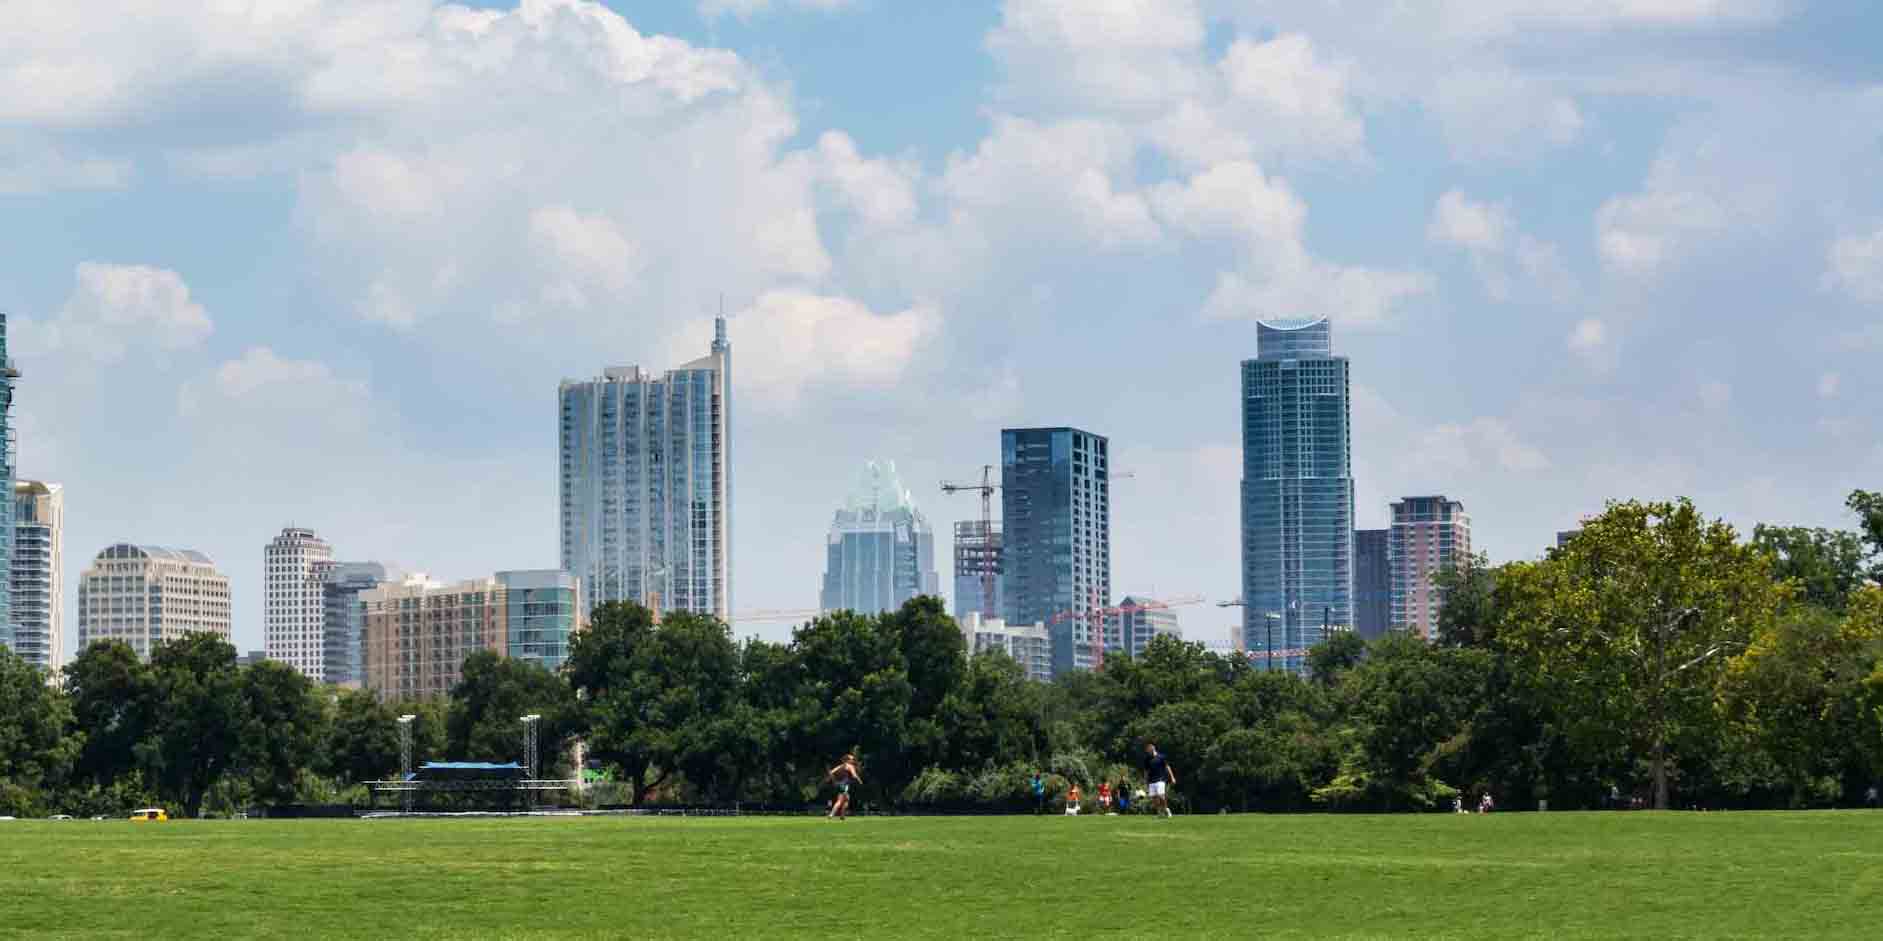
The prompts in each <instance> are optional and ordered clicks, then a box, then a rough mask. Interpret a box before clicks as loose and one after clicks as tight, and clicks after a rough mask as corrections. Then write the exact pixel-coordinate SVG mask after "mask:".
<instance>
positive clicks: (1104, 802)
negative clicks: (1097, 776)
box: [1098, 781, 1111, 814]
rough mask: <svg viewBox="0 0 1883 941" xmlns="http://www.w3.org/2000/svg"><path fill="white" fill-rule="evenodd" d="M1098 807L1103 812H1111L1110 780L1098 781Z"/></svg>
mask: <svg viewBox="0 0 1883 941" xmlns="http://www.w3.org/2000/svg"><path fill="white" fill-rule="evenodd" d="M1098 809H1099V810H1100V811H1101V812H1103V813H1107V814H1109V813H1111V782H1110V781H1100V782H1099V783H1098Z"/></svg>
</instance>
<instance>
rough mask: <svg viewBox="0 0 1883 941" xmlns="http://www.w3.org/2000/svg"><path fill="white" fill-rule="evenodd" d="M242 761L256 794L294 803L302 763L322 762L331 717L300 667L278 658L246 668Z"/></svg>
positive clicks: (306, 765) (243, 677)
mask: <svg viewBox="0 0 1883 941" xmlns="http://www.w3.org/2000/svg"><path fill="white" fill-rule="evenodd" d="M240 675H241V692H242V700H243V708H242V728H241V730H240V736H239V741H240V746H241V748H240V755H239V758H240V761H241V765H242V768H243V770H244V771H245V772H246V773H247V777H248V780H249V783H250V784H251V785H252V786H253V787H254V793H255V796H256V797H258V798H260V799H261V800H264V801H271V802H276V803H290V802H292V801H294V800H295V798H296V791H297V787H296V785H297V781H298V780H299V778H300V776H301V771H302V769H306V768H317V767H320V766H321V765H322V764H323V763H324V760H323V757H322V755H321V749H322V747H324V746H325V745H326V740H327V737H328V729H329V727H330V725H331V722H332V719H331V717H330V716H329V715H328V712H327V705H326V702H325V701H324V700H323V699H322V698H321V694H320V693H319V692H317V691H316V690H315V689H314V685H313V684H312V683H310V682H309V681H308V679H307V677H305V676H303V675H301V671H299V670H296V669H294V668H293V667H291V666H288V665H287V664H285V663H282V662H280V661H277V660H263V661H262V662H260V663H256V664H252V665H250V666H247V667H243V668H242V669H241V674H240Z"/></svg>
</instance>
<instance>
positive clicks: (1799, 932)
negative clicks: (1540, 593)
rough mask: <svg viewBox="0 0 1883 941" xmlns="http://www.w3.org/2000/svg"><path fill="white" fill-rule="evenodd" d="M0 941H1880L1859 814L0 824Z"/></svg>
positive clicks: (1876, 874) (1866, 832) (1874, 837)
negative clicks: (1026, 940) (1100, 938)
mask: <svg viewBox="0 0 1883 941" xmlns="http://www.w3.org/2000/svg"><path fill="white" fill-rule="evenodd" d="M0 900H4V906H3V907H0V912H3V913H4V914H0V936H4V935H9V934H11V933H14V932H18V933H20V934H24V935H30V936H52V937H58V936H68V937H135V938H182V937H206V938H208V937H214V938H238V937H268V936H273V937H294V938H330V937H331V938H391V937H420V938H424V937H452V938H464V937H554V936H564V937H604V936H619V937H635V938H649V937H652V938H667V937H678V938H691V937H708V938H715V939H719V941H725V939H731V938H753V937H767V938H769V937H781V936H811V935H826V936H830V937H835V938H843V939H851V938H858V939H895V938H915V937H937V938H942V937H945V938H981V937H1013V936H1021V935H1025V936H1029V937H1087V936H1093V935H1118V936H1124V935H1131V936H1136V937H1153V938H1156V937H1164V938H1190V937H1212V936H1213V937H1255V936H1258V935H1259V936H1263V937H1278V936H1280V937H1305V936H1342V937H1457V938H1491V937H1499V938H1502V937H1516V936H1536V937H1552V938H1561V937H1617V936H1634V937H1644V938H1674V937H1706V938H1716V937H1723V936H1789V937H1802V936H1811V937H1832V936H1841V937H1876V936H1878V933H1879V932H1883V927H1879V926H1880V925H1883V813H1862V812H1850V813H1843V812H1822V813H1765V814H1752V813H1743V814H1728V813H1710V814H1650V813H1631V814H1568V813H1563V814H1497V815H1492V816H1488V817H1478V816H1468V817H1467V816H1455V815H1427V816H1377V817H1375V816H1352V817H1348V816H1286V817H1283V816H1277V817H1269V816H1228V817H1179V818H1176V819H1172V820H1156V819H1151V818H1145V817H1132V818H1104V817H1082V818H1076V819H1074V818H1064V817H1046V818H1034V817H1008V818H957V819H948V818H873V819H855V820H851V821H849V822H844V823H832V822H826V821H823V820H819V819H779V818H744V819H734V818H717V819H698V818H695V819H679V818H663V819H637V818H619V817H615V818H508V819H475V820H468V819H451V820H438V819H430V820H351V821H348V820H332V821H320V820H310V821H209V822H197V821H177V822H171V823H163V824H131V823H126V822H121V821H109V822H92V821H61V822H28V821H14V822H0Z"/></svg>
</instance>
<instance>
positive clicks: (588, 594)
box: [558, 318, 732, 618]
mask: <svg viewBox="0 0 1883 941" xmlns="http://www.w3.org/2000/svg"><path fill="white" fill-rule="evenodd" d="M558 398H559V400H560V401H559V410H560V419H561V441H562V446H561V452H562V455H561V464H560V471H561V481H562V483H561V512H562V570H563V571H565V572H568V573H569V574H571V575H573V576H575V577H577V578H579V579H581V582H582V594H583V596H584V599H585V601H586V602H587V603H589V604H600V603H602V602H604V601H636V602H640V603H642V604H646V605H649V606H650V607H656V608H659V609H661V610H667V611H692V612H696V613H700V614H711V615H715V616H718V617H720V618H727V617H730V615H731V613H732V423H731V412H732V345H731V344H730V343H728V342H726V321H725V319H724V318H720V319H719V320H717V321H715V324H714V337H713V346H712V350H711V351H710V352H708V353H707V354H706V355H705V356H703V357H700V358H699V359H696V360H693V361H692V362H689V363H687V364H685V365H683V366H680V367H679V368H677V369H671V370H668V371H667V373H666V374H665V375H662V376H659V377H655V376H654V375H652V374H651V373H648V372H646V371H645V370H642V369H641V368H640V367H638V366H627V367H619V368H610V369H606V370H604V371H603V373H602V375H601V376H600V377H599V378H596V379H588V380H580V381H578V380H564V381H563V383H562V386H561V389H560V391H559V394H558ZM583 613H584V615H585V616H586V614H587V612H583Z"/></svg>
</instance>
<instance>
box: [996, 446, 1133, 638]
mask: <svg viewBox="0 0 1883 941" xmlns="http://www.w3.org/2000/svg"><path fill="white" fill-rule="evenodd" d="M1109 447H1110V445H1109V442H1108V441H1107V440H1106V439H1105V438H1104V437H1102V436H1100V435H1095V434H1092V433H1090V432H1086V431H1080V430H1078V429H1076V428H1009V429H1006V430H1003V431H1002V432H1001V433H1000V454H1001V476H1000V484H1001V491H1000V492H1001V526H1002V532H1001V539H1002V544H1001V567H1002V587H1001V590H1002V591H1003V592H1004V593H1005V595H1006V598H1005V602H1006V615H1007V616H1006V618H1005V619H1004V620H1005V621H1006V622H1007V623H1008V624H1033V623H1036V622H1044V623H1045V624H1046V626H1047V630H1048V631H1049V632H1050V633H1051V635H1052V641H1053V673H1054V675H1059V674H1063V673H1066V672H1068V671H1071V670H1089V669H1091V668H1092V667H1094V666H1096V665H1097V664H1098V661H1099V658H1100V657H1101V656H1102V655H1103V652H1102V648H1101V646H1100V644H1101V643H1102V639H1101V638H1100V637H1099V636H1098V635H1099V634H1100V633H1102V631H1103V623H1102V620H1101V616H1099V615H1097V614H1096V613H1095V612H1097V611H1098V610H1100V609H1102V608H1104V607H1105V606H1106V604H1107V603H1108V599H1109V598H1110V596H1111V471H1110V467H1109V462H1110V455H1109Z"/></svg>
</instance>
